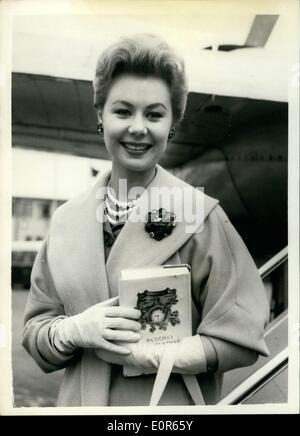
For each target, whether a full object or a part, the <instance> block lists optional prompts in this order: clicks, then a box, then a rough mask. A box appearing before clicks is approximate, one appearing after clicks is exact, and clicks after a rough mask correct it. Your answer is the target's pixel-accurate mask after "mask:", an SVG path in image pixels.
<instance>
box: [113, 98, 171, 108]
mask: <svg viewBox="0 0 300 436" xmlns="http://www.w3.org/2000/svg"><path fill="white" fill-rule="evenodd" d="M117 103H121V104H124V105H125V106H129V107H133V106H134V105H133V104H131V103H129V102H128V101H125V100H116V101H114V102H113V103H112V104H117ZM157 106H162V107H163V108H164V109H165V110H167V108H166V106H165V105H164V104H163V103H152V104H149V106H147V109H153V108H154V107H157Z"/></svg>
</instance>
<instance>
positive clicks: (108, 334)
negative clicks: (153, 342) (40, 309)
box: [50, 301, 141, 356]
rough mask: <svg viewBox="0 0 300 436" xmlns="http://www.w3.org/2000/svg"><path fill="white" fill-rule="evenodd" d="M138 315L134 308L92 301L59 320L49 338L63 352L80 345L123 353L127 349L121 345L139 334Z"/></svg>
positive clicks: (118, 354) (135, 340)
mask: <svg viewBox="0 0 300 436" xmlns="http://www.w3.org/2000/svg"><path fill="white" fill-rule="evenodd" d="M116 303H117V302H116ZM140 315H141V314H140V311H139V310H137V309H134V308H129V307H120V306H114V305H111V304H110V302H109V301H108V303H107V304H103V303H99V304H95V305H94V306H91V307H89V308H88V309H87V310H85V311H84V312H81V313H79V314H78V315H74V316H70V317H65V318H62V319H60V320H59V322H57V323H56V324H55V326H54V328H53V329H52V330H51V332H50V334H51V341H52V343H53V344H54V346H55V348H56V349H58V350H59V351H61V352H63V353H71V352H72V351H74V350H75V348H78V347H81V348H102V349H105V350H108V351H112V352H114V354H116V356H121V355H124V354H125V355H126V354H129V353H130V350H129V349H128V348H127V347H126V346H125V345H124V344H127V343H128V344H129V343H132V342H137V341H138V340H139V339H140V337H141V336H140V334H139V331H140V329H141V326H140V323H139V322H137V320H138V319H139V318H140ZM116 342H118V343H116Z"/></svg>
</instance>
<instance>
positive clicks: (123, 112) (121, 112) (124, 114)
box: [114, 109, 130, 117]
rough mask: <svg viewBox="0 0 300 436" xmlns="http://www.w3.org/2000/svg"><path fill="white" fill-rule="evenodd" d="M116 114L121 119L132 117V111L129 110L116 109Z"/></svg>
mask: <svg viewBox="0 0 300 436" xmlns="http://www.w3.org/2000/svg"><path fill="white" fill-rule="evenodd" d="M114 112H115V114H117V115H119V116H121V117H127V116H130V111H129V110H128V109H116V110H115V111H114Z"/></svg>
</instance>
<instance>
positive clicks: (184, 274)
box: [119, 265, 192, 377]
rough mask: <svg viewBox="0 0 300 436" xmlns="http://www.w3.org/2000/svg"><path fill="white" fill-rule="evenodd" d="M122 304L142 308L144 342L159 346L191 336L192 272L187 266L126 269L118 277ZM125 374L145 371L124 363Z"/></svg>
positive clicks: (141, 319) (132, 374) (131, 374)
mask: <svg viewBox="0 0 300 436" xmlns="http://www.w3.org/2000/svg"><path fill="white" fill-rule="evenodd" d="M119 296H120V305H122V306H127V307H134V308H137V309H139V310H140V311H141V313H142V315H141V318H140V323H141V325H142V328H141V335H142V338H141V341H142V342H144V343H149V344H155V345H157V346H159V345H162V344H167V343H176V342H179V341H180V339H181V338H184V337H186V336H191V335H192V313H191V312H192V311H191V275H190V268H189V266H188V265H163V266H158V267H153V268H136V269H124V270H122V271H121V275H120V280H119ZM123 373H124V375H125V376H128V377H130V376H135V375H141V374H143V372H142V371H140V370H138V369H137V368H134V367H130V366H124V367H123Z"/></svg>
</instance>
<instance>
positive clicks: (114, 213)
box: [105, 168, 157, 224]
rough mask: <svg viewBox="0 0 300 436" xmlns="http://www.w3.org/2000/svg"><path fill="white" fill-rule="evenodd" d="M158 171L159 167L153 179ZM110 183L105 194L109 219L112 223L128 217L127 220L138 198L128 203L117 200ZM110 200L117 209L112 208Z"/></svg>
mask: <svg viewBox="0 0 300 436" xmlns="http://www.w3.org/2000/svg"><path fill="white" fill-rule="evenodd" d="M156 172H157V168H155V172H154V176H153V177H152V180H153V179H154V177H155V176H156ZM152 180H151V181H150V183H151V182H152ZM109 183H110V182H109ZM109 183H108V186H107V194H106V195H105V212H106V216H107V219H108V221H109V222H110V223H111V224H118V223H119V222H120V219H121V218H125V217H126V220H127V218H128V215H129V213H130V212H131V211H132V209H133V208H134V206H135V204H136V202H137V199H136V200H132V201H129V202H128V203H126V202H124V201H120V200H117V199H116V198H115V197H114V196H113V195H112V193H111V191H110V185H109ZM108 200H110V201H111V203H112V204H113V205H114V206H116V210H115V209H112V208H111V206H110V204H109V201H108ZM120 209H123V210H120Z"/></svg>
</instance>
